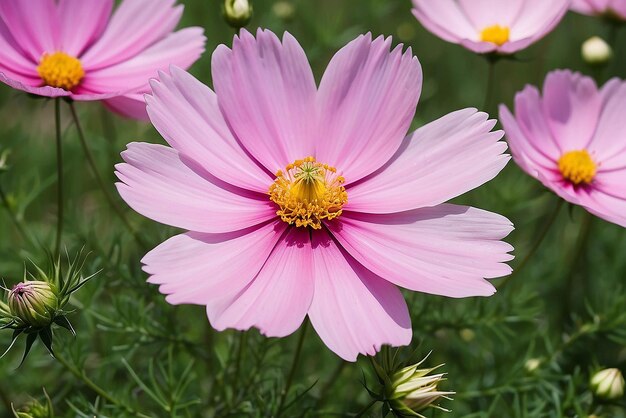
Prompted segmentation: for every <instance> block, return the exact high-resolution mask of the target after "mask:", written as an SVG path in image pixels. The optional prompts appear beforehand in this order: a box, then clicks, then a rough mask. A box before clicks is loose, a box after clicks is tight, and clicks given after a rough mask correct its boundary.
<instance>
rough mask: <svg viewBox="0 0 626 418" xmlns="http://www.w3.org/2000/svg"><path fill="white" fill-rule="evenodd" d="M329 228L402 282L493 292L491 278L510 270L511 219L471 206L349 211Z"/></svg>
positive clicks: (438, 289) (428, 289) (460, 292)
mask: <svg viewBox="0 0 626 418" xmlns="http://www.w3.org/2000/svg"><path fill="white" fill-rule="evenodd" d="M327 226H328V228H329V229H330V230H331V232H332V233H333V235H334V236H335V237H336V238H337V240H338V241H339V243H340V244H341V245H342V246H343V247H344V248H345V249H346V250H347V251H348V252H349V253H350V255H352V256H353V257H354V258H355V259H356V260H357V261H358V262H360V263H361V264H363V265H364V266H365V267H366V268H368V269H369V270H371V271H372V272H374V273H375V274H377V275H379V276H380V277H382V278H384V279H385V280H388V281H390V282H392V283H394V284H396V285H398V286H402V287H404V288H407V289H410V290H415V291H419V292H425V293H431V294H435V295H443V296H449V297H468V296H489V295H491V294H493V293H494V292H495V289H494V287H493V286H492V285H491V284H490V283H489V282H488V281H486V280H484V279H485V278H487V279H491V278H495V277H502V276H506V275H508V274H510V273H511V268H510V267H509V266H508V265H507V264H505V262H507V261H509V260H511V259H512V258H513V257H512V256H511V255H510V254H508V253H509V252H510V251H512V250H513V247H511V246H510V245H509V244H507V243H505V242H502V241H501V239H503V238H504V237H506V236H507V235H508V234H509V233H510V232H511V231H512V230H513V225H512V224H511V222H510V221H509V220H508V219H506V218H504V217H502V216H500V215H496V214H494V213H490V212H486V211H482V210H479V209H474V208H470V207H466V206H455V205H447V204H446V205H440V206H435V207H433V208H424V209H418V210H415V211H411V212H404V213H397V214H391V215H365V214H354V213H344V215H343V216H342V217H341V218H340V220H339V221H337V222H329V223H328V225H327Z"/></svg>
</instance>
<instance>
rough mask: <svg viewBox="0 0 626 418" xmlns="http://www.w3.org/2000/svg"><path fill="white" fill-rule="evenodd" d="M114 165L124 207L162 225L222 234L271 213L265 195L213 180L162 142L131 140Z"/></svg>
mask: <svg viewBox="0 0 626 418" xmlns="http://www.w3.org/2000/svg"><path fill="white" fill-rule="evenodd" d="M122 157H123V158H124V161H126V163H125V164H118V165H116V169H117V171H116V173H115V174H116V175H117V177H118V178H119V179H120V180H121V181H122V182H121V183H117V189H118V191H119V193H120V195H121V196H122V198H123V199H124V200H125V201H126V203H128V205H129V206H130V207H132V208H133V209H135V210H136V211H137V212H139V213H141V214H142V215H144V216H146V217H148V218H151V219H153V220H155V221H157V222H161V223H164V224H166V225H172V226H175V227H178V228H184V229H188V230H191V231H198V232H207V233H224V232H232V231H237V230H240V229H244V228H247V227H250V226H254V225H258V224H260V223H262V222H265V221H267V220H269V219H272V218H275V217H276V213H275V211H276V209H275V208H274V206H273V204H271V202H270V201H269V199H267V198H263V197H261V198H256V197H252V196H248V195H244V194H236V193H234V192H233V191H231V189H232V188H228V187H227V186H226V185H224V184H221V183H220V182H219V180H217V179H215V178H213V177H211V176H210V175H209V174H208V173H206V172H203V171H202V168H201V167H198V166H197V165H196V164H195V163H194V162H193V161H186V160H185V158H184V157H183V156H180V155H179V154H178V152H176V151H175V150H173V149H171V148H169V147H165V146H162V145H154V144H147V143H131V144H128V149H127V150H126V151H124V152H123V153H122Z"/></svg>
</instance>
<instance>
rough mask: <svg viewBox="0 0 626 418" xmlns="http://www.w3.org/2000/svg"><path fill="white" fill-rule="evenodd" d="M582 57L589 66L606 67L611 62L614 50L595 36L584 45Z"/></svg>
mask: <svg viewBox="0 0 626 418" xmlns="http://www.w3.org/2000/svg"><path fill="white" fill-rule="evenodd" d="M582 56H583V59H584V60H585V62H586V63H587V64H589V65H604V64H606V63H608V62H609V61H610V60H611V57H612V56H613V50H612V49H611V46H610V45H609V44H607V43H606V42H605V41H604V39H602V38H600V37H599V36H593V37H591V38H589V39H587V40H586V41H585V42H584V43H583V46H582Z"/></svg>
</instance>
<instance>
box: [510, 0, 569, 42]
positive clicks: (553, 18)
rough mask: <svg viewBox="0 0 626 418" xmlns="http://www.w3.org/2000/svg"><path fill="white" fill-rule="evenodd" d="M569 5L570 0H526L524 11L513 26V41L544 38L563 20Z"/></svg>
mask: <svg viewBox="0 0 626 418" xmlns="http://www.w3.org/2000/svg"><path fill="white" fill-rule="evenodd" d="M569 4H570V0H551V1H545V0H524V7H523V10H522V11H521V12H520V13H519V15H518V16H519V17H518V19H517V20H516V21H515V23H514V24H513V25H512V26H511V39H512V40H520V39H524V38H532V39H533V40H534V41H537V40H539V39H541V38H543V37H544V36H545V35H546V34H547V33H549V32H551V31H552V30H553V29H554V28H555V27H556V26H557V25H558V24H559V22H560V21H561V20H562V19H563V17H564V16H565V14H566V13H567V10H568V8H569Z"/></svg>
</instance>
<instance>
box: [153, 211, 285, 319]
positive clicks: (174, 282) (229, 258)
mask: <svg viewBox="0 0 626 418" xmlns="http://www.w3.org/2000/svg"><path fill="white" fill-rule="evenodd" d="M286 229H287V224H286V223H284V222H282V221H274V222H270V223H267V224H264V225H262V226H260V227H254V228H249V229H246V230H243V231H238V232H231V233H228V234H200V233H195V232H188V233H186V234H182V235H176V236H175V237H172V238H170V239H168V240H167V241H165V242H164V243H162V244H161V245H159V246H158V247H156V248H155V249H154V250H152V251H150V252H149V253H148V254H146V256H145V257H144V258H143V259H142V260H141V262H142V263H143V264H144V268H143V269H144V271H145V272H146V273H148V274H150V278H149V279H148V282H150V283H153V284H158V285H160V287H159V291H160V292H161V293H163V294H166V295H168V296H167V301H168V302H169V303H172V304H175V305H177V304H183V303H190V304H197V305H207V306H209V308H210V312H211V314H210V315H209V318H210V319H211V321H214V320H215V317H216V315H217V312H221V311H222V310H223V309H224V308H225V307H226V306H227V305H228V304H229V303H230V302H231V301H232V300H233V299H234V298H235V297H236V296H237V295H238V294H239V293H240V292H241V291H243V290H244V289H245V288H246V286H248V284H249V283H250V282H251V281H252V280H253V279H254V278H255V277H256V275H257V273H258V272H259V271H260V270H261V267H263V264H265V262H266V261H267V258H268V257H269V255H270V253H271V252H272V249H273V248H274V247H275V246H276V243H277V242H278V240H279V238H280V237H281V236H282V235H283V233H284V232H285V230H286ZM224 304H226V305H224ZM223 305H224V306H223Z"/></svg>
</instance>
